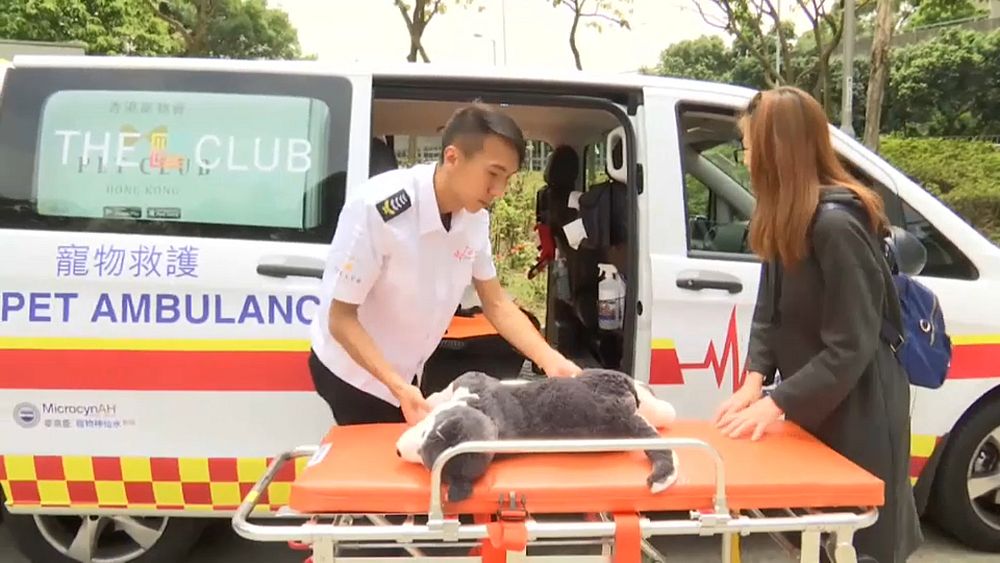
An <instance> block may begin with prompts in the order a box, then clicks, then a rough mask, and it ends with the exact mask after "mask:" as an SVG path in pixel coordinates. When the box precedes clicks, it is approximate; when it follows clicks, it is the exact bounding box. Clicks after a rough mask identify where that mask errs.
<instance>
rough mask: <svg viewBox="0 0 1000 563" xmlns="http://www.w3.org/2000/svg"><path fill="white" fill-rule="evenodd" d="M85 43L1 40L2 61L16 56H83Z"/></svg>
mask: <svg viewBox="0 0 1000 563" xmlns="http://www.w3.org/2000/svg"><path fill="white" fill-rule="evenodd" d="M85 48H86V45H84V44H83V43H48V42H43V41H12V40H8V39H0V59H6V60H8V61H9V60H11V59H13V58H14V55H82V54H84V49H85Z"/></svg>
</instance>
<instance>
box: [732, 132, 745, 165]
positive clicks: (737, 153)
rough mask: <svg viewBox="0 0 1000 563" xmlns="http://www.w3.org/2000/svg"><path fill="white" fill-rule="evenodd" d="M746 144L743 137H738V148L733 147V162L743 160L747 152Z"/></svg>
mask: <svg viewBox="0 0 1000 563" xmlns="http://www.w3.org/2000/svg"><path fill="white" fill-rule="evenodd" d="M747 150H748V149H747V147H746V145H744V144H743V139H742V138H740V139H736V148H735V149H733V162H737V163H740V162H743V156H744V155H745V154H746V152H747Z"/></svg>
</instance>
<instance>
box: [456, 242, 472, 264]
mask: <svg viewBox="0 0 1000 563" xmlns="http://www.w3.org/2000/svg"><path fill="white" fill-rule="evenodd" d="M453 256H454V257H455V260H457V261H458V262H459V263H461V262H467V261H470V260H475V258H476V251H475V250H473V249H472V247H471V246H466V247H465V248H463V249H461V250H456V251H455V253H454V254H453Z"/></svg>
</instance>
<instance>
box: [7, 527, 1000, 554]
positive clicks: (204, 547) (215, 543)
mask: <svg viewBox="0 0 1000 563" xmlns="http://www.w3.org/2000/svg"><path fill="white" fill-rule="evenodd" d="M925 532H926V533H927V536H928V542H927V544H926V545H925V546H924V547H923V549H921V550H920V551H919V552H918V553H917V554H916V555H915V556H914V557H911V558H910V563H987V562H993V563H996V561H998V560H1000V556H998V555H997V554H995V553H994V554H985V553H972V552H970V551H968V550H967V549H964V548H963V547H961V546H960V545H957V544H955V543H954V542H952V541H951V540H950V539H948V538H945V537H943V536H942V535H941V534H939V533H938V532H936V531H935V530H934V529H933V528H932V527H931V526H929V525H928V526H925ZM745 541H746V543H745V544H744V546H745V549H744V557H743V561H744V562H745V563H764V562H768V563H783V562H787V561H790V559H789V558H788V557H787V556H785V554H784V553H783V552H782V551H781V550H780V548H778V547H777V546H776V544H774V542H772V541H771V540H770V539H769V538H768V537H766V536H761V537H753V538H749V539H747V540H745ZM718 545H719V544H718V539H712V538H672V539H670V540H668V542H660V543H658V545H657V547H658V548H660V550H661V551H662V552H663V553H664V555H666V556H667V561H669V562H680V561H684V562H686V563H708V562H714V561H718V560H719V549H718ZM304 560H305V556H304V555H302V554H301V553H297V552H293V551H291V550H289V549H288V548H287V547H286V546H285V545H284V544H257V543H254V542H249V541H246V540H244V539H242V538H240V537H238V536H236V534H234V533H232V532H231V531H230V530H229V528H228V525H227V522H225V521H222V522H220V523H219V524H218V525H213V527H211V528H209V529H208V530H207V531H206V533H205V535H204V537H203V538H202V541H201V543H200V544H199V545H198V546H197V547H196V548H195V552H194V553H192V555H191V557H190V558H189V559H187V561H186V562H178V563H225V562H228V561H232V562H236V561H239V562H241V563H302V562H303V561H304ZM0 561H3V562H4V563H29V562H28V561H27V560H26V559H25V558H23V557H21V556H20V555H19V554H18V553H17V552H16V551H15V550H14V548H13V546H12V545H11V541H10V536H9V534H8V533H7V531H6V529H5V528H4V527H3V526H2V525H0Z"/></svg>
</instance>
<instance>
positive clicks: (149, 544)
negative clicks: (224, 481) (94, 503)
mask: <svg viewBox="0 0 1000 563" xmlns="http://www.w3.org/2000/svg"><path fill="white" fill-rule="evenodd" d="M4 524H5V525H7V526H8V527H9V529H10V532H11V535H12V536H13V538H14V542H15V543H16V544H17V547H18V550H19V551H20V552H21V553H22V554H23V555H24V556H25V557H27V558H28V560H29V561H32V562H33V563H43V562H44V563H68V562H87V563H130V562H134V563H167V562H170V563H174V562H176V561H182V560H183V558H184V556H185V555H186V554H187V553H188V552H189V551H190V550H191V548H192V547H193V546H194V544H195V543H196V542H197V541H198V538H199V536H200V535H201V532H202V530H203V529H204V522H202V521H201V520H200V519H197V518H166V517H140V516H125V515H115V516H110V515H109V516H104V515H102V516H95V515H91V516H55V515H27V514H11V513H9V512H7V513H6V514H4Z"/></svg>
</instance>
